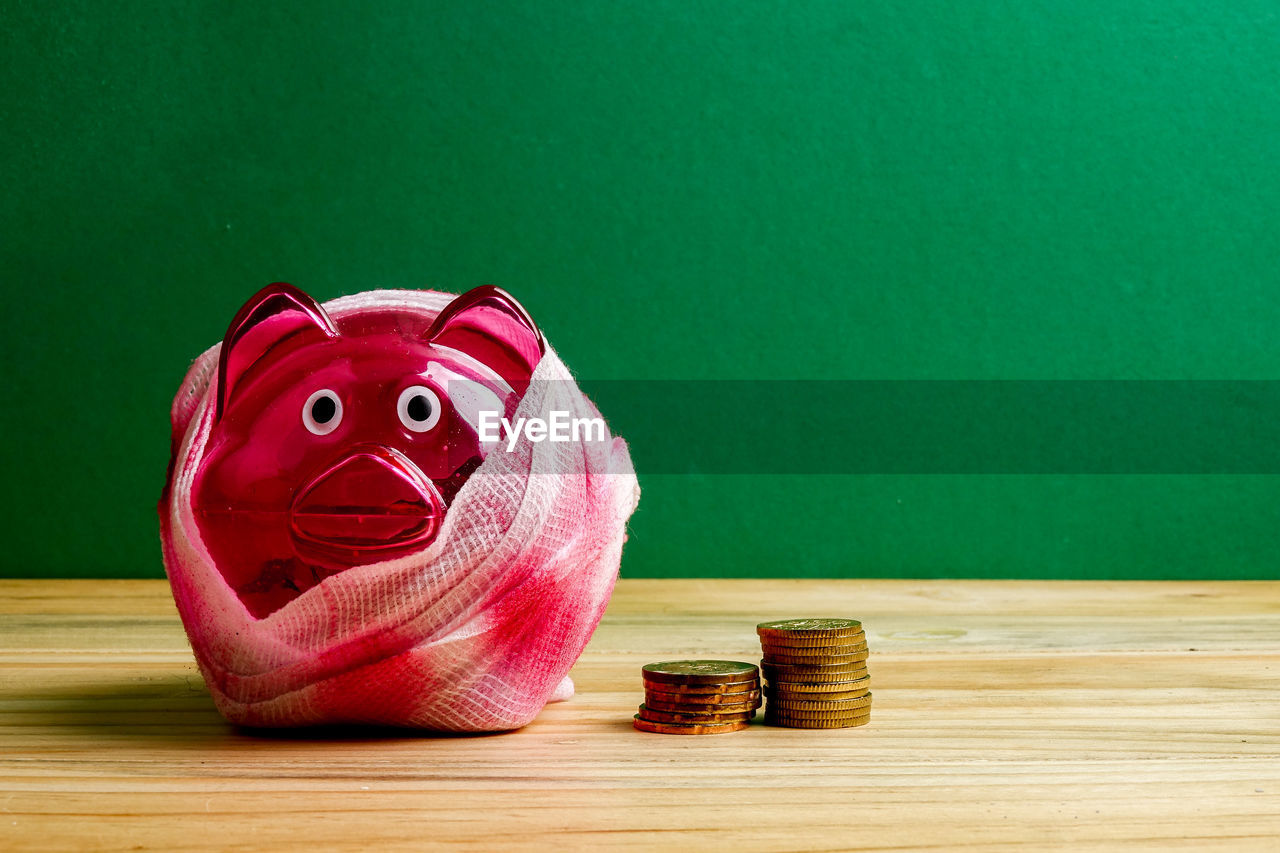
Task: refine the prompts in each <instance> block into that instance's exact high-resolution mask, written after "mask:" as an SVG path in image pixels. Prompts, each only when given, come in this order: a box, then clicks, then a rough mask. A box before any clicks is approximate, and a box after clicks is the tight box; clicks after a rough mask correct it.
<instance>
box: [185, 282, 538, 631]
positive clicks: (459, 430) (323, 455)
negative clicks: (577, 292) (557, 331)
mask: <svg viewBox="0 0 1280 853" xmlns="http://www.w3.org/2000/svg"><path fill="white" fill-rule="evenodd" d="M543 349H544V344H543V341H542V336H541V335H540V334H539V332H538V329H537V327H536V326H535V325H534V323H533V321H532V320H531V319H530V318H529V315H528V314H527V313H526V312H525V310H524V309H523V308H522V307H521V306H520V305H519V303H517V302H516V301H515V300H514V299H513V298H511V296H509V295H508V294H506V293H505V292H503V291H502V290H499V289H498V288H496V287H478V288H476V289H474V290H471V291H469V292H468V293H466V294H464V295H462V296H460V297H458V298H457V299H455V300H453V301H452V302H450V303H449V305H448V306H447V307H446V308H445V309H444V310H443V311H442V312H441V313H440V314H439V315H438V316H437V317H436V318H435V320H434V321H432V323H431V324H430V325H429V326H428V325H426V323H425V321H424V319H423V318H421V317H415V316H414V315H411V314H407V313H405V312H403V311H396V310H383V311H368V312H362V313H357V314H354V315H350V316H348V317H344V318H343V319H341V320H340V321H337V322H335V321H334V320H333V318H331V317H329V315H328V314H327V313H326V312H325V310H324V309H323V308H321V307H320V306H319V305H318V304H317V303H316V302H315V301H314V300H313V299H311V297H309V296H307V295H306V294H305V293H303V292H302V291H300V290H298V289H297V288H295V287H292V286H290V285H287V284H273V285H271V286H269V287H267V288H265V289H264V290H262V291H261V292H260V293H258V295H257V296H255V297H254V298H253V299H251V300H250V301H249V302H248V303H247V304H245V306H244V307H243V308H241V309H240V312H239V314H237V315H236V317H235V319H234V320H233V321H232V322H231V326H230V328H229V329H228V330H227V335H226V337H225V338H224V340H223V344H222V349H221V352H220V353H219V358H218V395H217V404H216V405H217V412H216V415H215V420H214V424H213V428H212V430H211V431H210V435H209V442H208V445H207V446H206V450H205V455H204V459H203V461H202V462H201V465H200V468H199V469H198V470H197V471H196V474H195V482H194V488H193V492H192V504H193V508H194V510H195V516H196V521H197V525H198V526H199V528H200V531H201V535H202V536H203V538H204V541H205V543H206V544H207V545H208V547H209V553H210V556H211V557H212V558H213V560H214V562H215V563H216V564H217V566H218V568H219V569H220V570H221V571H222V573H223V575H224V576H225V577H226V579H227V582H228V583H229V584H231V586H232V588H233V589H235V591H236V593H237V594H238V595H239V596H240V599H241V600H242V601H244V603H245V605H246V606H247V607H248V608H249V610H250V612H252V613H253V614H254V615H256V616H264V615H266V614H268V613H271V612H272V611H274V610H276V609H278V608H279V607H280V606H281V605H283V604H285V603H286V602H288V601H290V600H292V599H293V598H295V597H296V596H297V595H298V594H299V593H301V592H303V591H305V590H307V589H310V588H311V587H313V586H315V585H316V584H317V583H319V582H320V581H321V580H323V579H324V578H326V577H329V576H330V575H332V574H334V573H336V572H340V571H343V570H344V569H347V568H350V567H352V566H359V565H363V564H366V563H376V562H381V561H384V560H388V559H392V558H394V557H396V556H398V555H402V554H405V553H409V552H411V551H413V550H417V549H421V548H423V547H425V546H427V545H429V544H430V543H431V541H432V540H433V539H434V538H435V536H436V534H437V533H438V531H439V529H440V524H441V522H442V521H443V520H444V515H445V513H446V512H447V510H448V508H449V504H450V503H452V501H453V498H454V496H455V495H456V494H457V493H458V490H459V489H460V488H461V487H462V485H463V483H465V482H466V481H467V478H468V477H469V476H470V475H471V473H472V472H473V471H475V470H476V469H477V468H478V467H479V466H480V463H481V462H483V461H484V456H485V452H486V449H487V448H486V446H485V445H483V444H482V443H481V442H480V440H479V433H480V429H479V427H480V424H479V417H480V415H481V413H482V412H490V413H494V414H495V415H498V416H503V417H505V416H510V415H511V414H513V412H514V408H515V403H516V402H517V401H518V400H519V398H520V395H522V394H524V392H525V390H526V389H527V388H528V386H529V379H530V377H531V376H532V375H533V369H534V367H536V366H537V364H538V361H539V360H540V359H541V358H542V353H543ZM491 416H492V415H491Z"/></svg>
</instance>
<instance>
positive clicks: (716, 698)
mask: <svg viewBox="0 0 1280 853" xmlns="http://www.w3.org/2000/svg"><path fill="white" fill-rule="evenodd" d="M644 695H645V698H646V699H653V700H654V701H657V702H666V703H667V704H668V705H681V704H686V705H687V704H690V703H692V704H695V705H739V704H742V703H745V702H754V701H756V700H757V699H759V698H760V689H759V688H758V687H757V688H756V689H755V690H750V691H747V692H744V693H667V692H665V691H662V690H650V689H648V688H645V691H644Z"/></svg>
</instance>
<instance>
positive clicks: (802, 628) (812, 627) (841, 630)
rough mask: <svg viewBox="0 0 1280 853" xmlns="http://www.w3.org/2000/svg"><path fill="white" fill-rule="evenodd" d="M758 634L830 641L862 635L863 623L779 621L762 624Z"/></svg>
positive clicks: (827, 620)
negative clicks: (834, 638)
mask: <svg viewBox="0 0 1280 853" xmlns="http://www.w3.org/2000/svg"><path fill="white" fill-rule="evenodd" d="M756 633H757V634H759V635H760V636H762V637H769V638H770V639H772V638H775V637H792V638H800V637H804V638H809V637H815V638H819V639H825V640H830V639H831V638H833V637H848V636H852V635H854V634H861V633H862V623H861V622H859V621H858V620H857V619H779V620H777V621H775V622H761V623H760V624H759V625H757V626H756Z"/></svg>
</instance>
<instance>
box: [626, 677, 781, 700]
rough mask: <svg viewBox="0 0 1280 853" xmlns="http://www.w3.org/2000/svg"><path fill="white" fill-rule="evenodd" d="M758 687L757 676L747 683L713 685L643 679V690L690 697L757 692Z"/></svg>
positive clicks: (758, 680)
mask: <svg viewBox="0 0 1280 853" xmlns="http://www.w3.org/2000/svg"><path fill="white" fill-rule="evenodd" d="M759 687H760V676H759V675H756V676H755V677H754V678H752V679H750V680H749V681H721V682H717V683H714V684H679V683H677V682H674V681H650V680H649V679H648V678H645V679H644V689H645V690H659V691H661V692H663V693H688V694H691V695H697V694H711V695H714V694H716V693H747V692H750V691H752V690H758V689H759Z"/></svg>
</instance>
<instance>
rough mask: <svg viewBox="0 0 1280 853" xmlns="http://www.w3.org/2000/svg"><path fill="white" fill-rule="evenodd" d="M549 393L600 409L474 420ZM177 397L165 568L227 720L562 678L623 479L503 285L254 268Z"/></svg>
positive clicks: (415, 719) (466, 713)
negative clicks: (268, 280) (441, 286)
mask: <svg viewBox="0 0 1280 853" xmlns="http://www.w3.org/2000/svg"><path fill="white" fill-rule="evenodd" d="M548 415H554V416H565V417H571V418H573V419H574V420H575V421H578V420H581V421H588V420H590V421H593V422H599V424H600V429H599V430H597V431H595V432H588V433H586V434H585V435H584V436H583V437H582V438H581V440H579V439H578V437H577V436H576V435H575V436H574V440H573V441H570V442H568V443H560V444H555V443H553V442H542V441H539V440H537V437H536V436H535V437H531V435H530V434H529V433H524V434H519V433H517V434H515V435H510V436H502V435H493V434H490V433H488V432H487V431H486V430H485V429H484V428H482V427H483V424H484V422H485V419H486V418H487V419H488V420H489V422H490V423H493V422H500V423H501V422H505V423H510V422H512V421H515V422H517V423H519V422H522V421H526V420H528V419H531V418H538V417H543V418H545V417H547V416H548ZM171 420H172V427H173V442H172V461H171V463H170V468H169V475H168V480H167V483H166V486H165V489H164V492H163V494H162V496H161V500H160V505H159V510H160V532H161V542H162V545H163V549H164V558H165V569H166V573H167V574H168V577H169V580H170V585H171V587H172V590H173V594H174V600H175V602H176V604H177V607H178V612H179V614H180V616H181V617H182V620H183V626H184V628H185V629H186V632H187V636H188V638H189V639H190V641H191V645H192V649H193V651H194V653H195V657H196V662H197V664H198V665H199V667H200V670H201V673H202V674H203V675H204V678H205V682H206V684H207V685H208V686H209V689H210V692H211V694H212V696H213V698H214V701H215V703H216V704H217V706H218V708H219V710H220V711H221V712H222V713H223V715H224V716H225V717H227V719H228V720H230V721H232V722H234V723H239V724H243V725H249V726H301V725H313V724H333V723H373V724H383V725H397V726H412V727H419V728H429V729H442V730H452V731H493V730H504V729H511V728H518V727H520V726H523V725H525V724H526V723H528V722H530V721H531V720H532V719H533V718H534V716H536V714H537V713H538V711H539V710H540V709H541V708H542V707H543V705H545V703H546V702H548V701H551V700H554V699H563V698H567V697H568V696H570V695H572V691H573V687H572V682H571V681H570V679H569V678H568V671H569V669H570V667H571V666H572V665H573V663H574V661H576V659H577V657H578V655H579V654H580V653H581V651H582V649H583V648H584V647H585V645H586V642H587V640H588V639H589V638H590V636H591V634H592V632H593V631H594V629H595V626H596V624H597V622H598V621H599V619H600V616H601V614H602V613H603V610H604V607H605V604H606V603H607V602H608V598H609V595H610V593H611V590H612V588H613V583H614V581H615V579H616V578H617V572H618V564H619V560H620V558H621V548H622V542H623V540H624V538H625V527H626V521H627V518H628V517H629V515H630V514H631V512H632V510H633V509H634V507H635V505H636V502H637V500H638V498H639V489H638V486H637V484H636V480H635V473H634V470H633V469H632V467H631V460H630V455H629V453H628V451H627V447H626V443H625V442H624V441H623V440H622V439H620V438H617V437H614V436H612V435H611V434H610V433H609V431H608V429H607V425H605V423H604V421H603V419H602V418H601V416H600V413H599V412H598V411H597V410H596V408H595V407H594V405H592V404H591V402H590V401H589V400H588V399H587V398H586V397H585V395H583V394H582V392H581V390H580V389H579V388H578V387H577V385H576V383H575V382H574V380H573V377H572V375H571V374H570V373H569V371H568V369H567V368H565V366H564V364H563V363H562V362H561V361H560V359H559V357H558V356H557V355H556V353H555V352H554V351H553V350H552V349H551V348H550V346H549V345H548V344H547V343H546V341H545V340H544V338H543V336H542V335H541V333H540V332H539V330H538V327H537V325H535V323H534V321H533V320H532V319H531V318H530V316H529V314H528V312H526V311H525V310H524V308H522V307H521V306H520V304H519V303H518V302H517V301H516V300H515V299H514V298H513V297H511V296H510V295H509V294H507V293H506V292H504V291H502V290H500V289H498V288H496V287H490V286H485V287H479V288H476V289H474V290H471V291H469V292H467V293H465V294H463V295H461V296H457V297H454V296H451V295H448V294H441V293H434V292H431V291H371V292H368V293H363V294H357V295H355V296H350V297H343V298H341V299H337V300H333V301H332V302H329V303H325V304H324V305H321V304H319V303H317V302H316V301H315V300H313V299H312V298H311V297H309V296H308V295H307V294H305V293H304V292H302V291H301V290H299V289H297V288H295V287H292V286H290V285H287V284H273V285H270V286H269V287H267V288H265V289H263V290H262V291H260V292H259V293H258V294H257V295H256V296H254V297H253V298H251V299H250V300H249V301H248V302H247V303H246V304H245V305H244V306H243V307H242V308H241V309H240V310H239V312H238V313H237V314H236V315H235V317H234V319H233V320H232V321H231V324H230V326H229V327H228V329H227V333H226V336H225V338H224V339H223V341H222V343H221V344H220V345H218V346H215V347H213V348H211V349H209V350H208V351H206V352H205V353H204V354H203V355H201V356H200V357H199V358H197V360H196V361H195V363H194V364H193V365H192V367H191V368H190V370H189V371H188V374H187V377H186V379H185V381H184V382H183V384H182V387H181V388H180V389H179V391H178V394H177V396H176V397H175V399H174V404H173V409H172V413H171Z"/></svg>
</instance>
